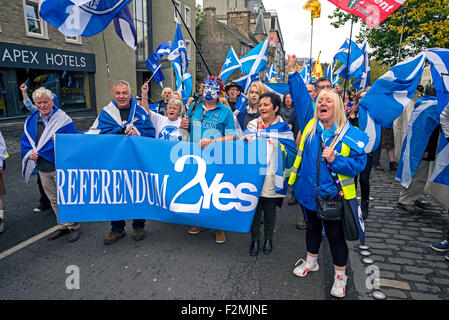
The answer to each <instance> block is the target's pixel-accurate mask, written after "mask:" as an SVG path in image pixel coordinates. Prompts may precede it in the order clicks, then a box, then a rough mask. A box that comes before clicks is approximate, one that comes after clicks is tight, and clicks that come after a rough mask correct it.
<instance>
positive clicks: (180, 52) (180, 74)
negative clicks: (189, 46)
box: [168, 23, 191, 96]
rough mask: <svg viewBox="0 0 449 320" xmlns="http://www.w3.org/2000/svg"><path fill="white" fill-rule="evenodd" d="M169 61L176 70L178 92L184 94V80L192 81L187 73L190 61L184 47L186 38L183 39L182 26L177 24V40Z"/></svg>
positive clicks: (174, 41)
mask: <svg viewBox="0 0 449 320" xmlns="http://www.w3.org/2000/svg"><path fill="white" fill-rule="evenodd" d="M168 60H170V61H171V62H172V65H173V68H174V69H175V76H176V91H178V92H180V93H182V91H184V88H183V82H184V78H186V79H191V77H190V78H189V76H188V75H190V74H189V73H188V72H187V67H188V66H189V60H188V58H187V50H186V48H185V45H184V38H183V37H182V32H181V25H180V24H179V23H177V24H176V33H175V38H174V39H173V45H172V47H171V50H170V54H169V55H168ZM190 91H191V89H190ZM190 94H191V92H190ZM190 94H189V96H190Z"/></svg>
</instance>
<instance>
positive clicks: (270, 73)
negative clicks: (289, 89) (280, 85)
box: [265, 65, 277, 81]
mask: <svg viewBox="0 0 449 320" xmlns="http://www.w3.org/2000/svg"><path fill="white" fill-rule="evenodd" d="M276 74H277V72H276V69H275V68H274V66H273V65H270V67H269V68H268V71H267V73H266V74H265V80H266V81H271V80H273V78H274V77H275V76H276Z"/></svg>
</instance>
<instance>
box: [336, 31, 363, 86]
mask: <svg viewBox="0 0 449 320" xmlns="http://www.w3.org/2000/svg"><path fill="white" fill-rule="evenodd" d="M349 43H350V45H351V52H350V53H349V72H348V77H347V79H350V78H356V77H361V76H362V73H363V72H362V65H363V61H364V59H365V56H364V54H363V52H362V50H361V49H360V47H359V46H358V45H357V43H355V42H354V41H352V40H349V39H347V40H346V41H345V42H344V43H343V45H342V46H341V47H340V49H339V50H338V52H337V53H336V54H335V56H334V61H335V60H338V61H340V62H341V63H343V65H344V66H345V69H344V71H345V72H344V73H343V70H341V69H342V68H339V69H340V70H341V71H340V70H339V71H337V72H336V73H337V74H340V76H342V77H343V78H345V77H346V70H347V68H348V66H347V64H348V52H349ZM342 73H343V74H342Z"/></svg>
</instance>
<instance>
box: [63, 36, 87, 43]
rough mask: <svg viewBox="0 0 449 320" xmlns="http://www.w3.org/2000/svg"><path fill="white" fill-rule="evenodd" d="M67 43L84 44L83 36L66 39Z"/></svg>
mask: <svg viewBox="0 0 449 320" xmlns="http://www.w3.org/2000/svg"><path fill="white" fill-rule="evenodd" d="M65 42H67V43H74V44H83V42H82V41H81V36H76V37H65Z"/></svg>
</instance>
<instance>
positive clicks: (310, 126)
mask: <svg viewBox="0 0 449 320" xmlns="http://www.w3.org/2000/svg"><path fill="white" fill-rule="evenodd" d="M295 65H296V56H295V55H291V56H290V55H289V56H288V65H287V68H288V71H289V79H288V83H289V88H290V93H291V95H292V99H293V104H294V106H295V108H296V114H297V115H298V121H299V127H300V130H301V133H302V139H301V143H300V147H299V149H300V150H302V155H301V151H300V152H299V153H298V157H299V158H297V160H298V159H299V161H297V162H299V163H297V168H299V171H298V172H297V176H296V175H295V177H296V181H295V182H294V185H293V190H294V193H295V196H296V198H297V199H298V201H299V202H300V204H301V205H302V207H303V209H304V210H303V212H304V213H305V217H306V219H307V231H306V247H307V257H306V258H305V259H304V260H303V259H300V260H298V262H297V263H296V268H295V269H294V270H293V273H294V274H295V275H296V276H298V277H305V276H306V275H307V274H308V273H309V272H310V271H318V269H319V266H318V260H317V259H318V252H319V248H320V245H321V240H322V231H324V233H325V235H326V237H327V239H328V241H329V247H330V251H331V254H332V259H333V263H334V269H335V275H334V284H333V286H332V290H331V295H333V296H335V297H344V296H345V294H346V282H347V276H346V275H345V270H346V264H347V259H348V246H347V244H346V241H345V238H344V233H343V228H342V222H341V220H339V221H330V220H324V219H323V220H322V219H320V218H318V216H317V212H316V211H317V193H318V195H319V196H320V197H322V198H327V199H329V200H333V199H337V197H340V195H339V190H338V188H337V185H336V183H335V181H334V178H333V177H332V173H334V174H337V175H338V177H339V179H340V177H343V176H346V177H348V178H349V179H348V180H349V181H350V180H351V179H350V178H352V177H354V176H356V175H357V174H358V173H359V172H360V171H362V170H363V168H364V167H365V164H366V154H365V153H364V152H362V153H358V152H356V151H354V150H351V149H350V148H349V147H348V146H347V145H344V144H343V143H342V142H339V143H337V145H336V146H335V147H334V148H332V147H330V145H331V143H332V141H333V140H334V137H335V135H336V134H338V133H339V132H340V130H341V128H342V127H343V126H344V125H345V123H346V117H345V111H344V105H343V101H342V100H341V97H340V96H339V95H338V94H336V93H335V92H333V91H331V90H322V91H321V93H320V95H319V96H318V98H317V100H316V106H315V109H314V108H313V106H312V99H311V98H310V95H309V93H308V91H307V88H306V86H305V84H304V82H303V80H302V78H301V76H300V75H299V73H298V72H296V71H295ZM301 157H302V158H301ZM324 160H325V161H324ZM331 172H332V173H331ZM340 180H341V179H340ZM352 181H353V180H352ZM290 183H292V181H291V182H290ZM352 184H353V182H352ZM345 188H346V187H345ZM349 188H350V190H352V192H353V196H354V197H355V186H351V185H350V186H349ZM345 193H346V191H345ZM300 262H302V263H301V264H299V263H300ZM298 264H299V265H298Z"/></svg>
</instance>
